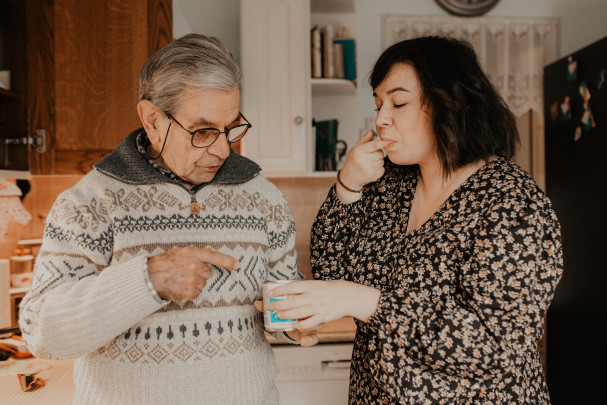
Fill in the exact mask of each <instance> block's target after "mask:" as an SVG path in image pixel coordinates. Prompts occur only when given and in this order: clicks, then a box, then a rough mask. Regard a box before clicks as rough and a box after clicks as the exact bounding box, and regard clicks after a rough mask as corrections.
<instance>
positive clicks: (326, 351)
mask: <svg viewBox="0 0 607 405" xmlns="http://www.w3.org/2000/svg"><path fill="white" fill-rule="evenodd" d="M352 346H353V344H352V343H320V344H318V345H316V346H312V347H301V346H294V345H273V346H272V349H273V350H274V355H275V357H276V371H277V375H276V386H277V387H278V391H279V394H280V405H347V403H348V385H349V379H350V359H351V357H352Z"/></svg>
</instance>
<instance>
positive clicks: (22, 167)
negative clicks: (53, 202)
mask: <svg viewBox="0 0 607 405" xmlns="http://www.w3.org/2000/svg"><path fill="white" fill-rule="evenodd" d="M25 37H26V31H25V2H24V1H18V0H0V71H3V72H4V73H3V75H5V77H4V80H3V84H2V86H0V170H11V171H27V169H28V147H27V145H14V146H13V145H11V144H8V143H7V141H6V139H9V142H10V140H12V139H20V138H23V137H26V136H27V134H28V128H27V119H26V114H27V105H26V93H27V86H26V74H25V71H24V70H23V67H24V66H25V58H26V54H25V51H24V50H25V47H26V43H25ZM7 75H8V76H9V77H6V76H7Z"/></svg>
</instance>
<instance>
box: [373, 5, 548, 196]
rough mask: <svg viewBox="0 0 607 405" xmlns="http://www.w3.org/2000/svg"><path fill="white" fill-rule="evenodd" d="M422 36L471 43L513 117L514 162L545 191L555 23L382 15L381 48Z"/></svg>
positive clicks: (540, 19) (542, 19)
mask: <svg viewBox="0 0 607 405" xmlns="http://www.w3.org/2000/svg"><path fill="white" fill-rule="evenodd" d="M424 35H447V36H450V37H454V38H458V39H464V40H466V41H468V42H470V43H471V44H472V46H473V47H474V49H475V51H476V53H477V54H478V57H479V60H480V62H481V64H482V65H483V68H484V69H485V72H486V73H487V76H488V77H489V78H490V79H491V81H492V82H493V84H494V85H495V86H496V88H497V89H498V90H499V91H500V93H501V95H502V97H504V99H505V100H506V102H507V103H508V106H509V107H510V109H511V110H512V112H513V113H514V115H515V116H516V117H517V125H518V128H519V133H520V136H521V148H520V150H519V151H518V152H517V155H516V157H515V159H516V160H517V162H519V164H521V166H522V167H523V168H525V169H526V170H527V171H528V172H529V173H531V174H532V175H533V176H534V177H535V179H536V181H537V182H538V183H539V184H540V186H541V187H544V184H545V180H544V143H543V139H544V106H543V76H544V66H546V65H548V64H550V63H552V62H554V61H556V59H557V57H558V55H557V41H558V20H557V19H546V18H489V17H479V18H464V17H435V16H403V15H385V16H383V21H382V42H383V43H382V46H383V48H384V49H385V48H387V47H388V46H390V45H392V44H394V43H396V42H398V41H402V40H404V39H409V38H415V37H419V36H424Z"/></svg>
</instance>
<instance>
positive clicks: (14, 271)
mask: <svg viewBox="0 0 607 405" xmlns="http://www.w3.org/2000/svg"><path fill="white" fill-rule="evenodd" d="M10 261H11V284H12V286H13V287H16V288H19V287H29V286H30V285H32V276H33V275H34V273H33V272H34V256H32V255H31V250H30V249H27V248H25V249H15V252H14V254H13V256H11V257H10Z"/></svg>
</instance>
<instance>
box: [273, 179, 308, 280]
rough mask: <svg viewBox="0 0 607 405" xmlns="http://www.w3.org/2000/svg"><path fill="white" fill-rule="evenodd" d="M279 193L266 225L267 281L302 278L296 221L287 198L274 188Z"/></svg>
mask: <svg viewBox="0 0 607 405" xmlns="http://www.w3.org/2000/svg"><path fill="white" fill-rule="evenodd" d="M274 191H275V193H276V194H277V197H276V198H277V199H276V202H275V205H274V206H273V208H272V209H270V210H269V212H268V215H267V221H266V227H267V231H266V232H267V237H268V251H267V261H268V263H267V268H268V274H267V277H266V280H267V281H276V280H300V279H302V278H303V272H302V271H301V270H300V269H299V266H298V265H297V251H296V249H295V221H294V220H293V214H292V213H291V209H290V207H289V204H288V203H287V200H286V199H285V198H284V196H283V195H282V193H281V192H280V191H279V190H278V189H277V188H274Z"/></svg>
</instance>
